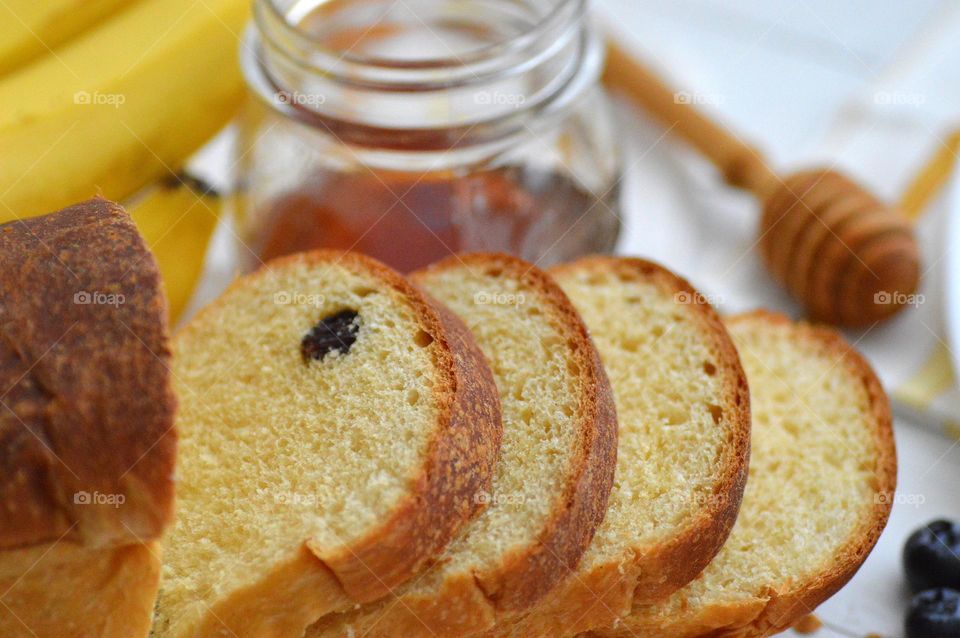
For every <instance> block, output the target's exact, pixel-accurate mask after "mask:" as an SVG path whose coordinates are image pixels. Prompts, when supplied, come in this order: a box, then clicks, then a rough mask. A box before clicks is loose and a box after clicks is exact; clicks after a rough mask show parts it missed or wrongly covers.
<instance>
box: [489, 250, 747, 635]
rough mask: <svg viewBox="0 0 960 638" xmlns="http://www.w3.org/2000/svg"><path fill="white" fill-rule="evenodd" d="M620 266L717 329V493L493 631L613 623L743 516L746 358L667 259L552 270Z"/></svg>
mask: <svg viewBox="0 0 960 638" xmlns="http://www.w3.org/2000/svg"><path fill="white" fill-rule="evenodd" d="M583 271H588V272H598V273H608V272H614V273H616V274H617V275H618V276H620V277H623V278H627V279H637V280H641V281H644V282H647V283H650V284H653V285H655V286H656V287H657V288H658V289H660V290H661V291H662V292H663V293H664V294H667V295H670V296H673V297H675V298H677V299H685V301H684V302H683V303H684V307H685V308H687V309H689V310H690V311H691V312H693V313H694V315H695V317H696V320H697V322H698V323H699V324H700V325H701V326H702V328H703V334H705V335H709V337H710V342H711V343H710V346H711V349H712V350H713V352H714V353H715V359H716V362H717V374H718V375H719V376H720V377H721V378H722V379H723V381H724V385H723V387H724V396H725V397H726V398H727V400H726V403H725V404H724V405H723V406H722V408H723V410H724V414H726V415H729V419H730V430H731V431H730V436H729V440H728V441H727V443H726V444H725V445H724V448H723V457H722V458H721V460H720V467H721V470H720V472H719V474H718V476H717V481H716V483H715V486H714V492H713V497H712V498H711V499H709V501H708V502H707V503H705V504H704V507H702V508H701V509H700V511H699V512H698V513H697V514H696V516H694V517H693V518H692V520H690V521H689V523H688V524H687V525H686V527H685V528H684V529H683V530H682V531H681V532H680V533H679V534H677V535H676V536H674V537H673V538H671V539H670V540H669V541H666V542H663V543H659V544H657V545H653V546H641V545H635V546H634V547H631V548H630V549H629V550H628V551H627V552H626V553H625V554H624V555H623V556H621V557H620V558H619V560H617V561H610V562H608V563H605V564H601V565H598V566H597V567H596V568H595V569H592V570H591V571H590V572H587V573H581V572H578V573H576V574H575V575H574V576H572V577H571V578H569V579H568V580H567V581H566V582H565V583H564V584H563V585H562V586H561V587H560V588H559V589H558V590H557V591H556V592H555V593H554V594H553V595H552V596H551V597H550V598H549V599H548V600H546V601H544V602H543V604H541V605H540V606H539V607H537V608H536V609H534V610H533V611H532V612H531V613H530V614H528V615H527V616H525V617H523V618H521V619H518V620H517V621H516V622H514V623H509V624H504V625H501V626H498V627H496V628H495V629H494V630H493V631H490V632H488V633H486V634H485V635H487V636H502V637H505V636H513V637H520V636H523V637H527V636H543V637H553V636H570V635H575V634H577V633H579V632H583V631H587V630H589V629H590V628H592V627H597V626H604V625H609V624H613V623H614V622H615V621H616V620H617V619H619V618H620V617H622V616H624V615H626V614H628V613H629V611H630V609H631V607H632V605H633V604H642V603H647V602H651V601H657V600H661V599H663V598H666V597H667V596H669V595H670V594H671V593H673V592H674V591H676V590H678V589H680V588H681V587H683V586H684V585H686V584H687V583H688V582H690V581H691V580H693V579H694V578H695V577H696V576H697V575H698V574H699V573H700V572H701V571H703V569H704V568H705V567H706V566H707V564H709V562H710V560H712V559H713V557H714V556H715V555H716V553H717V552H718V551H719V550H720V548H721V547H722V545H723V543H724V541H725V540H726V539H727V537H728V536H729V534H730V530H731V529H732V527H733V524H734V522H735V521H736V517H737V513H738V512H739V508H740V502H741V500H742V498H743V491H744V488H745V486H746V474H747V468H748V465H749V455H750V394H749V390H748V388H747V381H746V374H745V373H744V371H743V368H742V366H741V365H740V357H739V355H738V354H737V350H736V348H735V346H734V344H733V341H732V340H731V338H730V336H729V334H728V333H727V330H726V328H725V327H724V325H723V323H722V321H721V319H720V317H719V315H718V314H717V313H716V311H715V310H714V309H713V308H712V307H711V306H710V304H709V303H707V302H706V299H705V297H704V296H703V295H702V294H701V293H699V292H698V291H697V290H696V289H694V288H693V287H692V286H691V285H690V284H689V283H688V282H687V281H685V280H684V279H682V278H680V277H678V276H677V275H675V274H673V273H672V272H670V271H669V270H667V269H666V268H664V267H662V266H660V265H659V264H656V263H653V262H650V261H647V260H644V259H638V258H619V257H608V256H602V255H597V256H590V257H585V258H582V259H580V260H578V261H575V262H572V263H569V264H563V265H560V266H556V267H554V268H552V269H550V270H549V272H550V273H551V274H554V275H557V276H563V275H564V274H570V273H574V272H583Z"/></svg>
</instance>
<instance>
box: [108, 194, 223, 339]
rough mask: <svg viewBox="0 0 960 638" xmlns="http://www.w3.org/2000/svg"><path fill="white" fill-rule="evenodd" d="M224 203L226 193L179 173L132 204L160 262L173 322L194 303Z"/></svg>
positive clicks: (136, 219) (131, 209) (135, 218)
mask: <svg viewBox="0 0 960 638" xmlns="http://www.w3.org/2000/svg"><path fill="white" fill-rule="evenodd" d="M221 205H222V202H221V198H220V196H219V195H218V194H217V193H216V192H215V191H214V190H213V189H212V188H210V187H209V186H207V185H206V184H204V183H203V182H202V181H199V180H197V179H195V178H192V177H190V176H189V175H178V176H177V177H176V178H174V177H170V178H168V179H164V180H162V181H161V182H160V183H159V184H158V185H157V186H154V187H152V188H151V189H150V190H149V191H148V192H147V193H146V194H144V195H143V197H141V198H140V199H139V200H136V201H134V202H133V203H132V204H130V205H128V206H127V207H126V208H127V212H129V213H130V216H131V217H133V221H134V223H136V225H137V228H138V229H139V230H140V234H141V235H143V238H144V241H146V243H147V247H148V248H149V249H150V251H151V252H153V255H154V257H156V259H157V263H158V264H159V265H160V274H161V276H162V277H163V286H164V289H165V291H166V293H167V300H168V301H169V303H170V322H171V324H173V323H175V322H176V321H177V318H179V317H180V314H181V313H182V312H183V309H184V308H185V307H186V306H187V304H188V303H189V301H190V298H191V297H192V296H193V292H194V290H195V289H196V286H197V281H199V279H200V275H201V274H202V273H203V263H204V257H205V256H206V253H207V245H208V244H209V243H210V237H211V236H212V235H213V230H214V228H216V226H217V219H218V218H219V216H220V210H221Z"/></svg>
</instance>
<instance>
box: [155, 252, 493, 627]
mask: <svg viewBox="0 0 960 638" xmlns="http://www.w3.org/2000/svg"><path fill="white" fill-rule="evenodd" d="M174 373H175V380H176V381H175V386H176V389H177V391H178V393H179V395H180V397H181V411H180V416H179V417H178V425H179V429H180V433H181V437H182V442H183V444H182V454H181V458H180V464H179V470H178V483H177V487H178V493H177V497H178V515H177V521H176V524H175V526H174V527H173V528H172V531H171V532H170V533H169V534H168V535H167V536H166V537H165V540H164V548H165V557H164V560H165V564H164V569H163V579H162V585H161V593H160V598H159V602H158V611H157V621H156V626H155V629H154V632H155V634H156V635H157V636H177V637H180V636H190V637H193V636H213V635H226V636H232V637H234V638H244V637H247V636H249V637H256V638H264V637H281V636H296V638H300V637H301V636H302V635H303V632H304V630H305V628H306V626H307V625H308V624H310V623H311V622H313V621H315V620H317V619H318V618H319V617H320V616H321V615H322V614H324V613H326V612H329V611H331V610H335V609H343V608H348V607H350V606H353V605H355V604H356V603H357V602H366V601H368V600H371V599H375V598H378V597H380V596H382V595H383V594H384V593H386V591H388V589H389V588H391V587H395V586H397V585H398V584H400V583H402V582H403V581H404V580H406V579H407V578H409V577H410V576H411V575H413V574H414V573H416V572H417V571H418V570H420V569H421V568H422V567H423V566H424V565H425V564H426V562H427V561H428V560H429V559H430V558H431V557H432V556H433V555H434V554H435V553H437V552H438V551H440V550H441V549H442V548H443V547H444V546H445V545H446V544H447V543H448V541H449V540H450V539H451V538H452V537H453V535H454V534H455V532H456V531H457V530H458V529H459V528H460V527H461V526H462V525H463V524H464V522H465V521H467V520H468V519H470V518H471V517H472V516H473V515H474V514H475V513H476V512H477V511H478V510H479V509H481V507H482V503H481V502H480V501H479V500H478V499H477V494H478V493H481V492H485V491H487V490H489V488H490V481H491V477H492V473H493V468H494V466H495V464H496V457H497V451H498V448H499V443H500V410H499V401H498V397H497V393H496V387H495V385H494V382H493V378H492V376H491V374H490V371H489V369H488V368H487V366H486V363H485V362H484V360H483V357H482V355H481V354H480V352H479V350H477V348H476V346H475V344H474V343H473V341H472V339H471V337H470V335H469V333H468V332H467V330H466V328H465V327H464V326H463V324H462V323H461V322H460V321H459V320H458V319H456V318H455V317H454V316H453V315H452V314H451V313H449V312H448V311H446V310H445V309H443V308H442V307H440V306H439V305H438V304H436V303H434V302H432V301H431V300H430V299H428V298H427V297H426V296H425V295H423V294H421V293H420V292H418V291H417V290H416V289H414V288H413V286H412V285H410V284H409V283H408V282H407V281H406V280H405V279H404V278H402V277H401V276H400V275H398V274H397V273H396V272H394V271H393V270H390V269H389V268H387V267H386V266H384V265H382V264H380V263H379V262H376V261H374V260H372V259H370V258H367V257H364V256H361V255H358V254H353V253H334V252H313V253H304V254H300V255H295V256H292V257H288V258H283V259H279V260H277V261H274V262H271V263H269V264H267V266H265V267H264V268H262V269H261V270H259V271H258V272H256V273H254V274H252V275H250V276H247V277H244V278H242V279H240V280H239V281H237V282H236V283H234V284H233V285H232V286H231V287H230V288H229V289H228V290H227V292H226V293H225V294H224V295H223V296H222V297H220V298H219V299H218V300H217V301H215V302H214V303H213V304H211V305H210V306H208V307H207V308H206V309H204V310H202V311H201V312H200V313H199V314H198V315H197V316H196V317H195V318H194V319H193V320H192V321H191V322H190V323H189V324H188V325H187V326H186V327H185V328H184V329H183V331H182V332H181V333H180V334H179V335H178V336H177V338H176V339H175V343H174Z"/></svg>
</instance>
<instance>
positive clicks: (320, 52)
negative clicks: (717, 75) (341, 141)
mask: <svg viewBox="0 0 960 638" xmlns="http://www.w3.org/2000/svg"><path fill="white" fill-rule="evenodd" d="M587 2H588V0H557V2H556V4H555V5H554V6H553V7H551V8H550V10H549V11H548V12H547V13H546V14H544V15H543V16H542V17H540V18H539V19H538V20H537V21H536V22H535V23H533V24H532V25H531V27H530V28H529V29H525V30H524V31H523V32H522V33H519V34H517V35H515V36H512V37H509V38H505V39H503V40H500V41H497V42H491V43H489V44H485V45H483V46H480V47H477V48H475V49H472V50H470V51H467V52H464V53H458V54H450V55H447V56H443V57H435V58H427V59H422V60H402V59H395V58H387V57H379V56H371V55H365V54H358V53H354V52H352V51H349V50H348V51H342V50H338V49H335V48H331V47H329V46H326V45H325V44H324V43H323V42H322V41H321V40H320V39H319V38H317V37H314V36H312V35H311V34H309V33H307V32H306V31H304V30H303V29H302V28H300V27H299V26H298V25H297V24H294V23H292V22H291V21H290V19H289V17H288V16H287V14H286V13H285V12H284V11H283V10H281V8H280V7H279V6H278V3H277V2H276V0H257V7H258V10H257V16H258V19H260V20H270V21H271V23H272V24H273V25H275V26H277V27H279V28H280V29H281V30H282V31H283V33H284V36H286V37H288V38H290V39H291V40H293V41H295V42H296V43H297V44H298V46H299V47H301V48H303V49H304V50H309V51H310V53H311V58H312V59H313V60H316V61H317V63H315V64H314V65H313V66H316V67H318V68H326V67H332V66H335V65H337V64H338V63H339V64H348V65H351V66H354V65H355V66H357V67H363V68H367V69H370V70H377V69H380V70H384V71H391V70H394V71H432V72H436V71H438V70H444V69H447V70H450V71H455V70H457V69H462V68H464V67H469V66H471V65H474V64H480V63H483V62H485V61H490V60H496V59H498V58H502V57H506V56H509V55H511V54H514V53H518V52H522V51H525V50H528V49H530V48H532V47H534V46H535V45H536V43H537V42H538V41H539V40H541V39H542V38H544V37H545V36H546V35H547V34H549V33H551V32H552V31H554V30H556V29H557V28H559V27H562V26H563V25H564V24H568V23H573V22H576V21H579V20H581V19H582V18H583V16H585V15H586V10H587ZM317 6H318V7H319V6H322V3H321V4H318V5H317ZM264 8H265V11H266V12H267V14H269V15H266V14H264V13H263V11H264Z"/></svg>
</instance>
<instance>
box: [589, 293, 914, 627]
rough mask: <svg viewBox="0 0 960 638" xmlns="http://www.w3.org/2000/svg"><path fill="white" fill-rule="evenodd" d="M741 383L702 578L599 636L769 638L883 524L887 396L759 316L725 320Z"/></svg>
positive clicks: (810, 606)
mask: <svg viewBox="0 0 960 638" xmlns="http://www.w3.org/2000/svg"><path fill="white" fill-rule="evenodd" d="M728 325H729V327H730V331H731V333H732V335H733V338H734V341H735V342H736V344H737V346H738V348H739V349H740V356H741V359H742V360H743V364H744V367H745V368H746V370H747V376H748V378H749V380H750V387H751V391H752V404H753V422H754V423H753V455H752V458H751V461H750V478H749V481H748V483H747V491H746V495H745V496H744V500H743V507H742V508H741V510H740V517H739V518H738V519H737V523H736V526H735V527H734V530H733V533H732V534H731V536H730V539H729V540H728V541H727V543H726V545H724V547H723V549H722V550H721V551H720V553H719V554H718V555H717V557H716V559H714V561H713V562H712V563H711V564H710V566H709V567H707V569H706V570H705V571H704V572H703V574H702V575H701V576H700V577H699V578H698V579H696V580H695V581H694V582H692V583H691V584H690V585H688V586H687V587H686V588H684V589H683V590H681V591H679V592H677V593H676V594H674V595H673V596H672V597H671V598H670V599H669V600H667V601H666V602H664V603H661V604H657V605H635V606H634V608H633V613H632V614H631V615H630V616H629V617H628V618H626V619H624V620H623V621H621V622H620V623H619V624H618V625H617V626H615V627H613V628H612V629H609V630H606V631H597V632H596V634H595V635H596V636H649V637H662V638H682V637H690V638H693V637H695V636H716V637H721V636H728V637H733V636H736V637H738V638H749V637H759V636H769V635H771V634H775V633H778V632H780V631H783V630H784V629H786V628H788V627H790V626H792V625H793V624H794V623H796V622H797V621H798V620H799V619H800V618H801V617H803V616H805V615H807V614H809V613H810V612H812V611H813V610H814V609H815V608H816V607H817V605H819V604H820V603H822V602H823V601H824V600H826V599H827V598H828V597H829V596H831V595H832V594H833V593H835V592H836V591H837V590H838V589H840V587H842V586H843V585H844V584H845V583H846V582H847V581H848V580H849V579H850V578H851V577H852V576H853V574H854V573H855V572H856V571H857V569H858V568H859V567H860V565H861V564H862V563H863V561H864V559H865V558H866V557H867V554H869V553H870V550H871V549H872V548H873V546H874V544H875V543H876V541H877V538H878V537H879V536H880V532H881V531H882V530H883V527H884V525H885V524H886V520H887V516H888V515H889V512H890V507H891V504H892V502H893V498H892V496H893V491H894V488H895V482H896V453H895V449H894V441H893V434H892V431H891V425H890V409H889V406H888V403H887V399H886V396H885V395H884V393H883V390H882V388H881V386H880V383H879V382H878V381H877V378H876V376H874V374H873V372H872V371H871V369H870V366H869V365H868V364H867V363H866V362H865V361H864V360H863V359H862V358H861V357H860V356H859V355H858V354H857V353H856V352H855V351H854V350H853V349H852V348H851V347H850V346H849V345H848V344H847V343H846V341H844V339H843V337H841V336H840V335H839V334H838V333H836V332H834V331H833V330H829V329H826V328H819V327H813V326H810V325H807V324H795V323H792V322H790V321H789V320H788V319H786V318H785V317H782V316H779V315H773V314H769V313H764V312H758V313H753V314H748V315H743V316H739V317H735V318H733V319H731V320H730V321H729V322H728Z"/></svg>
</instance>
